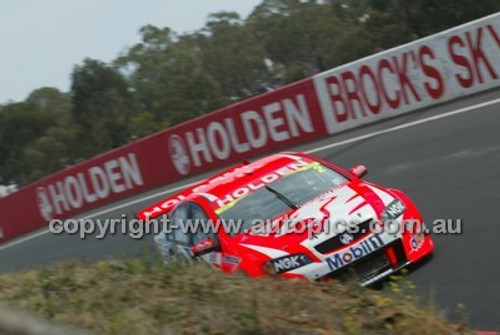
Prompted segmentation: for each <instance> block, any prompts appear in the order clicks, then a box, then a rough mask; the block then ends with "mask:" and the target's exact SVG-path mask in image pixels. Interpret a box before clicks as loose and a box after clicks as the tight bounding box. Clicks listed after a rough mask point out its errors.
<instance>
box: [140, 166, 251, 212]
mask: <svg viewBox="0 0 500 335" xmlns="http://www.w3.org/2000/svg"><path fill="white" fill-rule="evenodd" d="M246 165H248V162H242V163H240V164H238V165H236V166H232V167H230V168H229V169H227V170H225V171H222V172H220V173H219V174H217V175H215V176H213V177H211V178H208V179H204V180H202V181H201V182H199V183H197V184H195V185H191V186H190V187H189V188H187V189H185V190H184V191H182V192H180V193H177V194H176V195H174V196H171V197H168V198H166V199H163V200H162V201H160V202H158V203H156V204H154V205H152V206H150V207H147V208H145V209H143V210H141V211H139V212H137V213H136V217H137V218H138V219H140V220H144V221H147V220H151V219H154V218H157V217H159V216H161V215H164V214H168V213H169V212H170V211H172V210H173V209H174V207H175V206H176V205H177V204H178V203H179V202H181V201H182V200H184V199H185V198H187V197H188V196H189V195H191V194H193V193H199V192H202V189H203V187H205V186H207V185H210V184H212V183H218V182H221V181H222V180H224V179H225V178H227V177H228V176H230V175H232V174H234V173H235V172H238V170H240V169H242V168H243V167H245V166H246Z"/></svg>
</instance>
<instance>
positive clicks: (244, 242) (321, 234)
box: [235, 181, 394, 258]
mask: <svg viewBox="0 0 500 335" xmlns="http://www.w3.org/2000/svg"><path fill="white" fill-rule="evenodd" d="M393 200H394V196H393V195H392V194H391V193H390V192H389V191H387V190H386V189H383V188H380V187H378V186H375V185H373V184H369V183H366V182H362V181H354V182H350V183H347V184H345V185H343V186H341V187H338V188H334V189H332V190H330V191H328V192H327V193H325V194H322V195H320V196H319V197H317V198H315V199H312V200H311V201H309V202H307V203H305V204H303V205H301V206H300V207H299V208H298V209H296V210H292V211H290V212H289V213H286V214H285V215H283V216H281V217H279V218H277V219H275V220H273V224H272V226H270V225H268V226H266V227H265V228H267V230H266V229H264V228H263V227H259V228H257V227H254V229H253V231H252V232H250V233H245V234H240V235H238V236H235V239H236V242H237V243H239V244H240V245H241V246H242V247H245V248H249V249H252V250H254V251H257V252H260V253H263V254H265V255H267V256H269V257H271V258H276V257H281V256H284V255H286V254H291V253H296V252H304V250H305V249H308V250H311V248H312V247H314V246H315V245H318V244H320V243H322V242H324V241H326V240H328V239H330V238H332V237H334V236H336V235H338V234H339V233H341V230H342V229H341V225H342V223H354V224H359V223H362V222H366V221H369V220H373V219H378V218H380V214H381V212H382V211H383V210H384V208H385V207H386V206H387V205H388V204H389V203H390V202H392V201H393ZM312 222H315V223H314V224H315V225H316V226H314V228H310V229H307V228H306V227H307V224H309V226H310V224H311V223H312ZM318 223H321V225H318ZM271 227H272V229H270V228H271ZM321 227H323V228H321Z"/></svg>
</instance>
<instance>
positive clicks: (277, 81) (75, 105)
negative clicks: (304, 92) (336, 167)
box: [0, 0, 500, 185]
mask: <svg viewBox="0 0 500 335" xmlns="http://www.w3.org/2000/svg"><path fill="white" fill-rule="evenodd" d="M498 10H500V2H499V1H498V0H476V1H470V0H438V1H436V0H329V1H328V0H323V1H321V0H263V1H262V3H261V4H260V5H258V6H257V7H256V8H255V9H254V11H253V12H252V13H251V14H250V15H249V17H247V18H245V19H243V18H241V17H240V16H239V15H238V14H237V13H234V12H219V13H215V14H211V15H210V16H209V17H208V19H207V22H206V24H205V26H204V27H203V28H201V29H200V30H198V31H195V32H192V33H185V34H177V33H176V32H174V31H172V30H171V29H169V28H168V27H155V26H152V25H146V26H144V27H142V28H141V29H140V36H141V40H140V42H139V43H137V44H136V45H134V46H132V47H130V48H129V49H128V50H127V51H126V52H124V53H122V54H119V55H118V56H117V57H116V59H114V60H113V61H112V62H109V63H105V62H102V61H100V60H97V59H89V58H87V59H85V60H83V62H82V63H81V64H79V65H76V66H75V67H74V69H73V72H72V74H71V89H70V91H69V92H60V91H59V90H57V89H55V88H50V87H44V88H40V89H36V90H34V91H33V92H32V93H31V94H30V95H29V96H28V97H27V98H26V100H24V101H22V102H12V103H7V104H4V105H0V184H3V183H7V182H9V181H15V182H17V183H19V184H21V185H23V184H27V183H29V182H32V181H35V180H37V179H40V178H41V177H43V176H45V175H47V174H50V173H52V172H55V171H58V170H61V169H63V168H65V167H67V166H71V165H73V164H75V163H78V162H79V161H82V160H84V159H87V158H90V157H92V156H94V155H96V154H99V153H101V152H104V151H107V150H110V149H113V148H116V147H119V146H122V145H124V144H126V143H128V142H131V141H134V140H136V139H138V138H141V137H143V136H145V135H148V134H151V133H153V132H157V131H159V130H161V129H165V128H167V127H170V126H173V125H175V124H178V123H181V122H184V121H186V120H189V119H191V118H194V117H197V116H200V115H203V114H205V113H209V112H212V111H214V110H216V109H218V108H221V107H224V106H227V105H229V104H230V103H232V102H235V101H239V100H242V99H246V98H248V97H250V96H253V95H256V94H259V93H263V92H266V91H268V90H272V89H274V88H276V87H279V86H281V85H284V84H287V83H290V82H294V81H297V80H300V79H302V78H305V77H309V76H311V75H313V74H316V73H318V72H321V71H324V70H327V69H330V68H333V67H335V66H338V65H341V64H344V63H347V62H350V61H353V60H355V59H358V58H361V57H364V56H367V55H370V54H373V53H376V52H379V51H382V50H385V49H388V48H391V47H394V46H396V45H400V44H403V43H406V42H410V41H412V40H415V39H418V38H421V37H424V36H427V35H430V34H433V33H436V32H439V31H442V30H445V29H447V28H450V27H453V26H456V25H459V24H461V23H464V22H467V21H470V20H473V19H476V18H479V17H482V16H485V15H487V14H490V13H494V12H497V11H498Z"/></svg>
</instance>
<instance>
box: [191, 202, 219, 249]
mask: <svg viewBox="0 0 500 335" xmlns="http://www.w3.org/2000/svg"><path fill="white" fill-rule="evenodd" d="M190 219H191V220H192V222H193V227H194V228H196V230H193V231H192V232H191V233H192V236H193V245H194V244H196V243H198V242H201V241H202V240H204V239H206V238H207V237H213V236H214V235H215V234H214V232H213V229H210V230H208V228H211V227H208V224H209V221H208V215H207V213H206V212H205V210H203V208H201V207H200V206H199V205H197V204H195V203H192V204H191V213H190Z"/></svg>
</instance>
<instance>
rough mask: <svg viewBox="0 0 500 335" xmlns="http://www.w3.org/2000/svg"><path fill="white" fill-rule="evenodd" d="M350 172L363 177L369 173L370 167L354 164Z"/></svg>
mask: <svg viewBox="0 0 500 335" xmlns="http://www.w3.org/2000/svg"><path fill="white" fill-rule="evenodd" d="M349 172H350V173H351V174H352V175H354V176H356V177H358V178H362V177H363V176H364V175H366V174H367V173H368V168H367V167H366V166H364V165H361V164H359V165H354V166H353V167H352V168H350V169H349Z"/></svg>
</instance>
